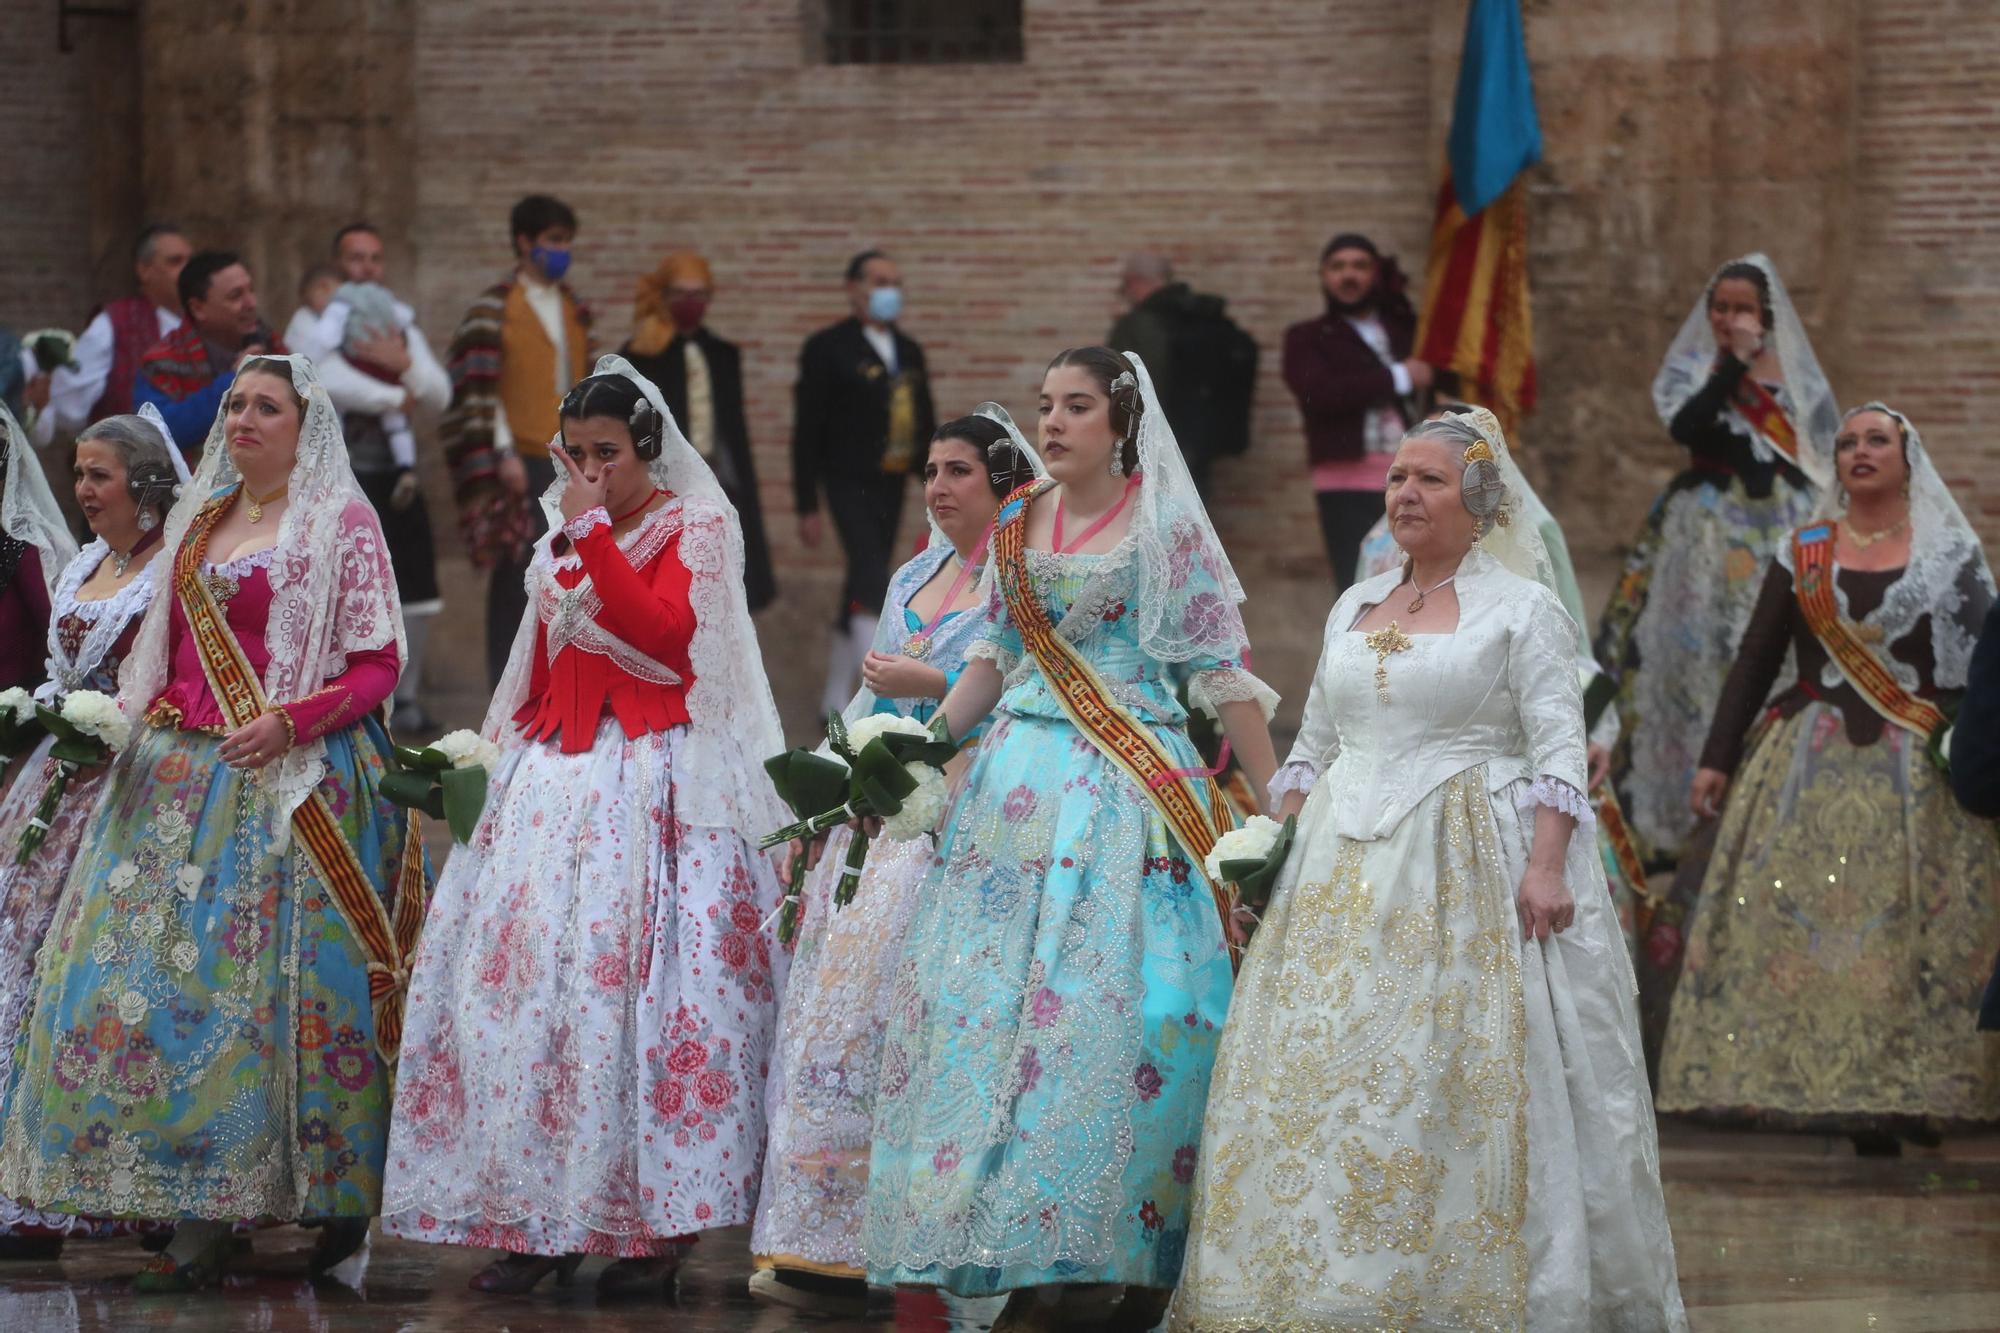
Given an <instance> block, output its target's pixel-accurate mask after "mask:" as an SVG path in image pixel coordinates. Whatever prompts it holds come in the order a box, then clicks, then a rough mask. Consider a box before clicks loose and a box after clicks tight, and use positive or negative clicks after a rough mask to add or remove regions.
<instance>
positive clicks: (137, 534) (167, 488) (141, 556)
mask: <svg viewBox="0 0 2000 1333" xmlns="http://www.w3.org/2000/svg"><path fill="white" fill-rule="evenodd" d="M186 480H187V464H186V463H184V462H182V461H181V455H180V450H178V449H176V448H175V447H174V445H173V441H172V438H171V436H169V435H168V433H167V427H166V423H165V422H163V421H161V420H160V418H159V414H158V412H157V411H156V410H155V409H154V408H152V407H151V406H147V407H145V408H142V409H141V415H139V416H115V417H106V418H105V419H104V420H102V421H99V422H97V423H95V424H94V425H92V426H91V427H90V428H89V429H87V430H85V431H84V433H83V435H82V436H81V437H80V438H79V439H78V440H77V442H76V499H77V504H78V505H79V506H80V507H81V508H82V510H83V516H84V518H85V520H87V521H88V522H89V524H90V528H91V531H92V532H94V533H95V534H96V536H97V539H96V540H95V541H93V542H92V543H91V544H90V545H89V546H86V547H84V548H83V551H82V553H81V554H80V555H78V556H77V557H76V558H75V559H74V560H72V561H70V562H69V565H68V567H67V568H65V569H64V570H63V571H62V573H61V575H60V577H58V578H57V580H56V588H55V600H54V603H53V613H52V616H51V623H50V626H49V634H48V673H49V679H48V680H47V681H45V682H44V683H43V684H42V685H41V687H40V688H39V689H37V690H36V692H35V694H36V698H37V700H38V701H39V702H41V703H43V704H45V705H47V706H48V707H50V708H55V709H60V708H61V707H62V701H63V699H64V697H65V696H67V695H68V694H69V693H70V692H71V691H73V690H96V691H97V692H99V693H100V694H107V695H115V694H116V693H117V691H118V684H117V680H118V664H119V662H121V661H123V660H124V657H125V654H126V653H127V652H129V651H131V648H132V640H133V638H134V637H135V636H136V635H137V634H138V632H139V618H140V617H141V616H142V615H144V614H145V611H146V607H147V606H148V605H149V604H150V603H151V602H152V600H153V593H154V590H155V589H157V588H159V587H160V586H161V585H162V584H163V583H164V582H165V581H166V580H165V579H164V578H163V577H161V571H162V570H163V569H164V568H165V567H166V563H167V562H165V561H162V560H158V559H156V558H155V557H157V556H158V555H159V553H160V549H161V544H160V537H161V534H162V532H163V531H164V527H163V524H164V522H165V519H166V516H167V511H168V510H169V509H170V508H172V507H173V503H174V494H175V492H176V491H177V490H178V489H179V488H180V484H181V483H182V482H184V481H186ZM50 516H51V517H52V518H53V516H54V514H53V511H51V515H50ZM54 746H55V738H54V737H53V736H48V737H44V738H43V740H42V741H41V743H40V745H39V746H37V747H36V749H35V750H34V751H32V752H31V753H30V754H29V756H28V759H27V762H26V763H25V764H23V765H22V768H21V771H20V773H19V774H18V775H17V776H16V778H15V780H14V785H13V786H12V787H11V788H10V789H8V791H7V794H6V798H5V799H4V800H0V1097H4V1096H5V1090H6V1088H7V1085H8V1084H9V1083H11V1082H12V1081H13V1073H14V1043H15V1040H16V1039H17V1038H18V1037H19V1036H20V1033H21V1025H22V1021H23V1019H24V1018H25V1017H26V1015H27V1009H28V1001H29V998H30V990H31V987H32V983H33V981H34V972H35V951H36V950H37V949H39V948H40V947H41V944H42V938H43V936H44V935H45V934H46V933H47V932H48V928H49V921H50V920H51V919H52V918H53V917H54V916H55V911H56V902H57V897H58V895H59V894H60V893H61V892H62V887H63V883H64V881H65V880H67V879H68V878H69V870H70V865H71V863H72V862H74V861H75V860H76V855H77V851H78V850H79V848H80V846H81V843H82V838H83V830H84V826H85V825H86V824H87V823H88V822H89V819H90V814H91V811H92V809H93V808H94V807H95V806H96V804H97V795H98V793H99V792H100V791H101V790H102V789H103V785H104V781H103V772H102V771H101V770H100V771H97V772H79V773H77V774H75V775H74V776H72V777H71V778H70V780H69V781H68V783H67V784H66V785H65V786H64V787H63V791H62V798H61V800H60V801H59V802H58V803H57V805H56V808H55V812H54V814H53V815H52V816H51V817H49V818H48V820H47V821H46V823H47V825H48V829H47V832H46V833H45V834H44V835H43V838H42V841H41V844H40V845H39V846H38V847H36V848H35V850H34V852H33V853H32V854H31V855H30V856H29V857H28V858H27V859H26V860H25V861H23V860H21V859H20V855H19V850H18V849H19V848H20V847H21V845H22V839H23V836H24V835H25V834H26V833H27V831H28V827H29V821H30V820H32V819H34V818H35V817H36V809H37V807H38V806H40V804H41V802H42V799H43V796H44V794H45V793H46V792H47V791H48V790H49V787H50V784H51V783H52V782H53V781H54V779H55V778H56V776H57V768H58V762H57V761H56V760H55V759H53V758H51V757H50V756H49V751H50V750H51V749H53V748H54ZM121 1229H122V1228H121V1224H118V1223H110V1222H102V1221H98V1220H96V1219H92V1218H86V1217H76V1216H73V1215H71V1214H68V1213H59V1212H43V1211H40V1210H38V1209H34V1208H23V1207H22V1206H21V1205H19V1204H17V1203H15V1202H13V1201H12V1200H10V1199H7V1198H4V1197H0V1258H14V1257H22V1258H25V1257H35V1258H52V1257H54V1256H55V1255H56V1254H59V1253H60V1252H61V1250H62V1243H63V1237H65V1236H102V1235H112V1234H116V1233H117V1232H118V1231H119V1230H121Z"/></svg>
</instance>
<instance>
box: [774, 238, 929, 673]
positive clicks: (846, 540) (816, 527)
mask: <svg viewBox="0 0 2000 1333" xmlns="http://www.w3.org/2000/svg"><path fill="white" fill-rule="evenodd" d="M902 281H903V280H902V273H901V271H900V270H899V269H898V268H897V267H896V261H894V260H893V259H891V258H889V256H888V255H886V254H884V253H882V252H881V251H880V250H864V251H862V252H861V253H860V254H858V255H856V256H855V257H854V258H853V259H852V260H850V261H849V262H848V265H847V303H848V307H849V309H850V310H851V311H852V312H853V313H852V314H851V315H850V316H849V317H848V318H846V319H844V320H842V321H840V323H838V324H835V325H833V326H832V327H830V328H825V329H821V330H820V331H819V332H818V333H815V334H814V335H813V336H812V337H810V338H808V339H806V344H805V347H804V348H803V349H802V350H801V351H800V353H799V381H798V386H797V388H796V390H795V393H794V414H793V424H792V492H793V499H794V501H795V503H796V506H797V509H798V515H799V540H800V541H801V542H803V543H804V544H805V546H806V547H807V548H808V549H811V548H814V547H817V546H818V545H819V544H820V542H821V541H822V540H823V539H824V537H825V531H824V528H823V525H822V522H821V519H820V513H819V497H820V492H821V491H824V492H825V493H826V506H827V508H828V509H829V510H831V511H832V513H833V525H834V530H835V531H836V532H837V533H838V534H839V536H840V545H841V548H842V549H843V550H844V551H845V552H846V555H847V578H846V582H845V583H844V585H843V586H842V588H841V594H840V609H839V611H838V612H837V613H836V615H835V617H834V625H833V637H832V640H831V643H830V645H829V649H828V654H827V681H826V693H825V694H824V695H823V696H822V699H821V707H822V711H836V710H838V709H840V708H841V707H842V706H844V705H845V704H846V703H847V701H848V699H850V698H852V697H853V694H854V688H855V686H856V685H857V684H858V683H859V680H860V673H861V659H862V658H863V657H864V656H865V655H866V654H867V651H868V647H869V645H870V644H871V643H872V642H873V641H874V638H875V622H876V620H877V618H879V617H880V616H881V614H882V599H883V597H884V596H885V595H886V594H887V592H888V589H889V570H890V568H891V566H892V565H893V564H894V563H895V556H896V526H897V523H898V521H899V520H900V519H901V517H902V512H903V492H904V490H905V489H906V485H905V484H906V482H907V480H908V478H909V476H910V474H911V473H912V472H915V471H918V470H920V468H921V466H922V461H923V451H924V449H925V448H926V447H927V445H928V444H929V441H930V438H931V433H932V431H934V430H935V429H936V427H937V413H936V412H935V410H933V408H932V406H931V390H930V379H929V376H928V375H927V374H926V373H925V370H924V349H923V348H921V347H919V346H918V345H917V343H916V341H915V340H914V339H912V338H908V337H906V336H904V334H903V333H902V331H901V330H900V329H898V328H897V327H896V320H897V317H898V316H899V315H900V314H901V313H902V309H903V287H902Z"/></svg>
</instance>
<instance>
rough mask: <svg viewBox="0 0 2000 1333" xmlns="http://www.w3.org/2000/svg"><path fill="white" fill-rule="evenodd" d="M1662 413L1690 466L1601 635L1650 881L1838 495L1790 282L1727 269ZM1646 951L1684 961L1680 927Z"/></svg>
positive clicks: (1821, 398) (1827, 418)
mask: <svg viewBox="0 0 2000 1333" xmlns="http://www.w3.org/2000/svg"><path fill="white" fill-rule="evenodd" d="M1653 405H1654V407H1655V408H1657V409H1658V411H1659V414H1660V420H1661V421H1662V422H1664V423H1666V426H1667V430H1668V432H1669V433H1670V434H1671V435H1672V436H1673V437H1674V440H1675V442H1676V443H1678V444H1681V445H1685V446H1686V447H1687V450H1688V452H1689V454H1690V455H1691V457H1690V460H1689V466H1688V467H1687V468H1686V469H1685V470H1684V471H1682V472H1681V473H1679V474H1678V475H1677V476H1675V477H1674V479H1673V480H1672V481H1670V482H1668V483H1667V489H1666V491H1665V492H1664V493H1663V494H1662V495H1661V496H1660V498H1659V499H1658V500H1656V501H1654V503H1653V509H1652V512H1651V513H1649V514H1648V515H1647V516H1646V522H1645V526H1644V527H1642V528H1641V529H1640V532H1639V538H1638V541H1637V542H1636V543H1635V544H1634V546H1633V548H1632V554H1631V556H1630V557H1629V558H1628V559H1627V560H1626V562H1625V572H1624V575H1623V577H1621V578H1620V580H1619V582H1618V586H1617V588H1616V590H1615V591H1614V592H1613V593H1612V597H1611V603H1610V605H1609V606H1607V607H1606V608H1605V611H1604V617H1603V619H1602V620H1601V621H1600V622H1599V624H1598V628H1597V645H1596V656H1597V660H1598V661H1599V662H1601V663H1603V664H1604V668H1605V669H1606V670H1607V671H1609V672H1610V673H1611V674H1612V676H1613V677H1614V678H1615V679H1616V680H1617V681H1618V712H1619V717H1620V721H1621V724H1622V727H1623V734H1622V736H1621V737H1620V740H1619V743H1618V746H1617V747H1616V749H1615V750H1614V751H1613V755H1612V781H1613V783H1614V785H1615V786H1616V788H1617V791H1618V798H1619V800H1620V802H1621V803H1622V804H1623V806H1624V809H1625V812H1626V814H1627V815H1628V816H1629V817H1630V819H1631V823H1632V829H1633V832H1634V834H1635V836H1636V839H1637V842H1638V844H1639V848H1640V851H1641V854H1642V855H1643V857H1644V858H1645V861H1646V865H1647V868H1648V869H1649V870H1666V869H1671V868H1672V866H1673V864H1674V862H1675V861H1676V860H1677V859H1679V857H1680V855H1681V852H1682V849H1683V846H1684V845H1685V843H1686V842H1687V839H1688V836H1689V834H1690V833H1691V832H1692V831H1693V829H1694V823H1695V821H1694V816H1693V815H1692V814H1690V813H1689V811H1688V808H1687V789H1688V783H1689V782H1690V781H1691V780H1692V779H1693V777H1694V770H1695V759H1696V754H1697V750H1698V747H1699V738H1700V737H1701V736H1702V735H1703V734H1704V733H1705V732H1706V730H1707V728H1708V722H1709V718H1710V716H1711V715H1713V713H1714V712H1715V703H1716V700H1717V699H1718V698H1719V697H1720V696H1721V693H1722V681H1723V678H1724V677H1725V676H1727V675H1728V674H1729V667H1730V663H1732V662H1734V661H1735V660H1736V643H1737V640H1738V639H1740V638H1741V637H1742V635H1743V627H1744V625H1746V624H1748V623H1749V620H1750V608H1751V607H1752V605H1754V604H1755V602H1756V600H1757V587H1758V580H1759V579H1761V578H1762V577H1763V569H1764V566H1765V565H1766V564H1768V563H1769V561H1770V559H1771V557H1772V556H1773V555H1774V554H1776V552H1777V550H1778V547H1779V546H1780V545H1781V544H1782V543H1783V542H1784V540H1785V537H1786V534H1788V533H1789V532H1791V530H1792V528H1793V526H1794V525H1796V524H1798V523H1801V522H1804V521H1805V518H1806V516H1807V515H1808V514H1810V513H1811V512H1812V506H1813V500H1814V497H1815V495H1816V494H1817V493H1818V492H1819V491H1822V490H1824V489H1825V488H1826V487H1828V486H1830V485H1831V484H1832V482H1833V464H1832V455H1831V450H1832V447H1833V432H1834V428H1835V426H1836V425H1837V424H1838V409H1837V408H1836V407H1835V406H1834V400H1833V393H1832V391H1831V390H1830V389H1828V388H1827V384H1826V376H1824V375H1823V374H1821V373H1820V368H1819V362H1818V361H1817V360H1815V359H1814V357H1813V350H1812V345H1811V343H1809V342H1808V341H1807V340H1806V332H1805V327H1804V326H1803V325H1801V324H1800V323H1799V318H1798V315H1797V313H1796V312H1795V311H1794V310H1793V308H1792V303H1791V299H1790V298H1789V297H1788V296H1787V295H1786V293H1785V287H1784V284H1783V283H1782V282H1780V281H1779V280H1778V271H1777V269H1776V268H1774V267H1773V266H1772V264H1771V261H1770V260H1768V259H1766V258H1765V257H1764V256H1763V255H1760V254H1753V255H1746V256H1744V257H1743V258H1741V259H1737V260H1732V261H1731V262H1729V263H1727V264H1724V265H1723V266H1722V267H1721V268H1720V269H1718V270H1717V271H1716V274H1715V276H1714V277H1713V278H1711V279H1710V280H1709V283H1708V287H1707V288H1706V289H1705V291H1704V293H1703V296H1702V299H1701V301H1700V303H1699V304H1697V305H1696V306H1695V308H1694V310H1693V311H1692V312H1690V313H1689V315H1688V317H1687V320H1686V322H1685V323H1683V324H1682V325H1681V330H1680V333H1679V334H1678V335H1677V336H1676V337H1675V338H1674V342H1673V345H1672V346H1671V347H1669V348H1668V349H1667V356H1666V360H1665V361H1664V362H1663V363H1662V364H1661V366H1660V373H1659V374H1658V376H1656V377H1655V378H1654V380H1653ZM1653 930H1654V931H1656V932H1661V931H1664V932H1667V937H1666V938H1663V939H1662V940H1661V941H1659V942H1658V944H1657V945H1655V944H1654V943H1653V942H1650V941H1649V942H1647V944H1646V946H1645V947H1647V948H1651V949H1654V950H1655V951H1656V952H1657V951H1658V950H1660V949H1667V948H1672V949H1675V950H1677V946H1678V943H1679V941H1678V930H1679V927H1678V926H1677V925H1676V924H1675V923H1674V922H1673V921H1672V920H1670V919H1667V917H1666V916H1665V914H1663V915H1662V917H1661V918H1660V919H1657V920H1656V921H1655V922H1654V924H1653Z"/></svg>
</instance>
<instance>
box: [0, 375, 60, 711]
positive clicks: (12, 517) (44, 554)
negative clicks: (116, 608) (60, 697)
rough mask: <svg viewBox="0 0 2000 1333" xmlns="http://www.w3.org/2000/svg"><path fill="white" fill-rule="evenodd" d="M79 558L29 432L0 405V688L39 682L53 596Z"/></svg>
mask: <svg viewBox="0 0 2000 1333" xmlns="http://www.w3.org/2000/svg"><path fill="white" fill-rule="evenodd" d="M75 557H76V539H75V538H74V537H72V536H70V534H69V527H68V526H67V525H66V524H65V523H64V522H63V517H62V511H61V510H60V509H58V508H57V507H56V497H55V496H54V494H52V493H51V492H50V490H49V480H48V478H47V477H45V476H43V475H42V465H41V462H40V460H38V459H37V458H36V457H35V450H34V447H33V446H32V445H30V444H29V443H28V436H27V432H25V431H23V430H22V429H21V423H20V422H18V421H16V420H14V414H13V413H12V412H9V411H8V410H7V408H6V405H5V404H0V690H6V689H13V688H15V687H16V686H19V687H22V688H26V689H32V688H34V687H35V686H36V685H39V684H40V683H41V681H42V637H43V636H44V635H45V634H47V633H48V630H49V594H50V593H51V592H53V591H54V590H55V582H56V575H57V574H59V573H61V572H62V570H63V567H64V566H65V565H67V564H68V563H69V562H70V561H71V560H72V559H74V558H75Z"/></svg>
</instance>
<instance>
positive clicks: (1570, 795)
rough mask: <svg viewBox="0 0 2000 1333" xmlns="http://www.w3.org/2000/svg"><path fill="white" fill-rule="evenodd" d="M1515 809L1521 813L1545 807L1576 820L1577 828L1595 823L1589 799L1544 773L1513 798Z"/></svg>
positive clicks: (1595, 818) (1593, 811)
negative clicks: (1541, 806)
mask: <svg viewBox="0 0 2000 1333" xmlns="http://www.w3.org/2000/svg"><path fill="white" fill-rule="evenodd" d="M1514 804H1515V806H1516V808H1518V809H1520V810H1521V811H1523V812H1526V811H1528V810H1532V809H1534V808H1535V807H1536V806H1538V805H1546V806H1548V807H1550V808H1551V809H1554V810H1560V811H1562V812H1563V813H1564V814H1566V815H1568V816H1570V817H1571V818H1572V819H1574V820H1576V825H1577V827H1578V828H1586V827H1588V826H1590V825H1592V824H1595V823H1596V822H1597V811H1596V810H1594V809H1592V808H1591V804H1590V799H1589V798H1588V797H1586V796H1585V795H1584V794H1583V793H1582V792H1580V791H1578V790H1577V789H1576V788H1574V787H1572V786H1570V785H1569V784H1568V783H1567V782H1564V781H1563V780H1562V779H1561V778H1552V777H1550V776H1548V775H1547V774H1546V773H1544V774H1542V775H1541V776H1540V777H1538V778H1536V779H1535V780H1534V781H1533V782H1531V783H1529V784H1528V786H1527V787H1526V788H1525V789H1524V790H1522V791H1521V792H1520V793H1519V794H1518V795H1516V796H1515V798H1514Z"/></svg>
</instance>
